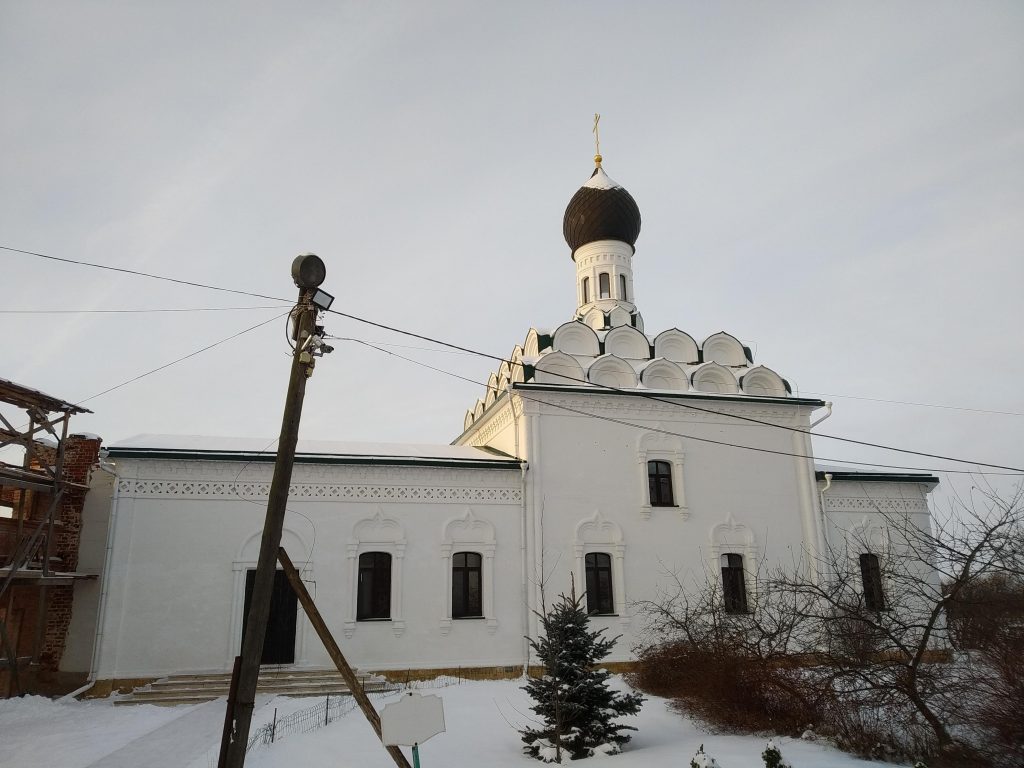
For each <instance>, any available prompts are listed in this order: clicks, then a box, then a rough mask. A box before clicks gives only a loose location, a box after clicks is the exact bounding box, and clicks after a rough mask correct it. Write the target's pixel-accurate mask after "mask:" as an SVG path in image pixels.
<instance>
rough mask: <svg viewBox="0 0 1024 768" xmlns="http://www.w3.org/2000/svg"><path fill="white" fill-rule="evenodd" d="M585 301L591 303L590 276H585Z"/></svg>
mask: <svg viewBox="0 0 1024 768" xmlns="http://www.w3.org/2000/svg"><path fill="white" fill-rule="evenodd" d="M583 303H584V304H589V303H590V278H589V277H584V278H583Z"/></svg>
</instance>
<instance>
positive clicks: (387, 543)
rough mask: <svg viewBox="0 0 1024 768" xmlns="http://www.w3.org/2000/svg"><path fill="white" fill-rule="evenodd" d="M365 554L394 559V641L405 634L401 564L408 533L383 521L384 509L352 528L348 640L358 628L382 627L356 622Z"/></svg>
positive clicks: (392, 561) (382, 622)
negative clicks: (380, 553)
mask: <svg viewBox="0 0 1024 768" xmlns="http://www.w3.org/2000/svg"><path fill="white" fill-rule="evenodd" d="M363 552H387V553H388V554H390V555H391V621H390V624H391V629H392V631H393V632H394V633H395V637H401V636H402V633H403V632H405V621H404V619H403V614H402V560H403V559H404V558H405V530H404V529H403V528H402V526H401V524H400V523H399V522H398V521H397V520H393V519H391V518H389V517H384V511H383V510H382V509H378V510H377V514H376V515H374V516H373V517H368V518H365V519H363V520H360V521H359V522H358V523H356V524H355V525H354V526H353V527H352V539H351V541H349V544H348V577H349V585H350V587H349V604H348V618H347V619H346V620H345V621H344V622H343V624H342V627H343V631H344V633H345V637H347V638H351V637H352V635H354V634H355V632H356V627H357V626H363V627H366V626H374V625H376V626H380V625H381V624H387V623H388V622H387V621H386V620H381V621H368V622H367V621H357V620H356V601H357V599H358V596H357V592H356V590H357V589H358V588H359V556H360V555H361V554H362V553H363Z"/></svg>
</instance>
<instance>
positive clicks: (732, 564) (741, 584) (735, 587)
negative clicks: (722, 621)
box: [721, 552, 747, 613]
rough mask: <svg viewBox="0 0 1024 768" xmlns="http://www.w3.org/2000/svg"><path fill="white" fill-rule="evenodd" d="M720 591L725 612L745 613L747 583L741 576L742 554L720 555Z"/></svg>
mask: <svg viewBox="0 0 1024 768" xmlns="http://www.w3.org/2000/svg"><path fill="white" fill-rule="evenodd" d="M721 560H722V593H723V595H724V596H725V612H726V613H747V584H746V581H745V580H744V578H743V555H737V554H735V553H732V552H730V553H726V554H724V555H722V558H721Z"/></svg>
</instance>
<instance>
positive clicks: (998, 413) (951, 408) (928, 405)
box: [806, 392, 1024, 416]
mask: <svg viewBox="0 0 1024 768" xmlns="http://www.w3.org/2000/svg"><path fill="white" fill-rule="evenodd" d="M806 394H808V395H818V396H819V397H837V398H839V399H840V400H866V401H868V402H871V403H889V404H891V405H912V406H915V407H917V408H942V409H945V410H948V411H969V412H971V413H990V414H993V415H996V416H1024V413H1021V412H1019V411H995V410H991V409H989V408H969V407H967V406H964V405H940V404H939V403H915V402H912V401H910V400H886V399H885V398H881V397H864V396H858V395H833V394H829V393H828V392H806Z"/></svg>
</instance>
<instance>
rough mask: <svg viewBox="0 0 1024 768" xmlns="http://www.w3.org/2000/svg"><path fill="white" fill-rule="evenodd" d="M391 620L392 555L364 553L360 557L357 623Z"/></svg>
mask: <svg viewBox="0 0 1024 768" xmlns="http://www.w3.org/2000/svg"><path fill="white" fill-rule="evenodd" d="M390 618H391V555H389V554H388V553H387V552H363V554H361V555H360V556H359V587H358V591H357V594H356V621H374V620H380V619H390Z"/></svg>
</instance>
